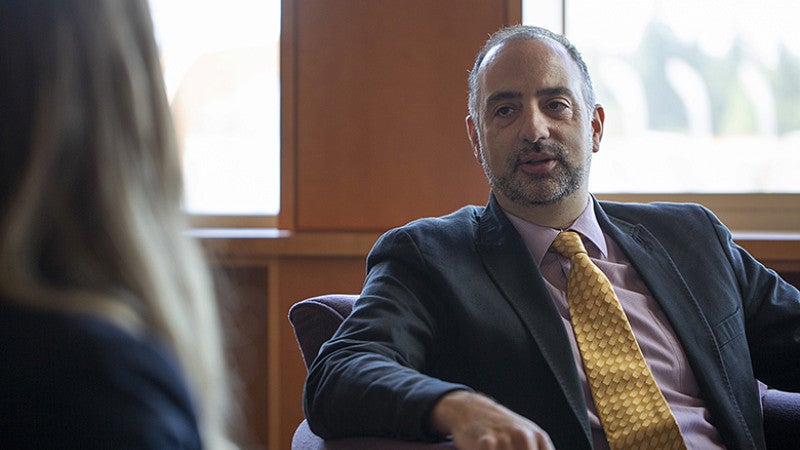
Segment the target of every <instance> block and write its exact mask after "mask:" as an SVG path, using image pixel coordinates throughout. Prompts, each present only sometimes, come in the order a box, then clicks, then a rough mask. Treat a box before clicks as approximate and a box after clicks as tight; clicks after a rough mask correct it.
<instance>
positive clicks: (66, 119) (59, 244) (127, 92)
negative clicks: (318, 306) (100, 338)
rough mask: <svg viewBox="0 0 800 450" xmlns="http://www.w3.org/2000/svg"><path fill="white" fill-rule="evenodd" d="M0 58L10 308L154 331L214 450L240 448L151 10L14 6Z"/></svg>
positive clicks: (130, 4)
mask: <svg viewBox="0 0 800 450" xmlns="http://www.w3.org/2000/svg"><path fill="white" fill-rule="evenodd" d="M0 55H2V61H3V63H2V64H1V65H0V110H1V111H2V113H0V114H2V117H0V143H2V146H3V147H2V154H0V161H1V163H0V165H1V166H2V167H0V213H1V214H2V216H0V297H2V298H4V299H7V300H10V301H15V302H18V303H21V304H25V305H29V306H31V307H39V308H47V309H55V310H63V311H78V312H84V313H91V314H95V315H100V316H103V317H106V318H108V319H110V320H112V321H114V322H116V323H118V324H119V325H120V326H122V327H123V328H125V329H127V330H130V331H132V332H134V333H137V332H145V331H146V332H154V333H156V334H157V335H158V336H160V337H161V338H162V339H163V340H164V341H165V342H167V343H168V344H169V345H170V346H171V348H172V350H173V351H174V353H175V354H176V355H177V357H178V360H179V362H180V364H181V367H182V369H183V372H184V374H185V376H186V378H187V380H188V382H189V386H190V391H191V392H192V394H193V396H194V400H195V404H196V405H197V410H198V420H199V425H200V430H201V436H202V438H203V442H204V447H206V448H224V447H228V446H230V445H232V444H231V443H230V441H229V440H228V438H227V435H226V432H225V420H226V411H228V402H229V399H228V391H227V382H228V380H227V374H226V370H225V364H224V358H223V350H222V344H221V342H222V338H221V331H220V326H219V319H218V315H217V309H216V303H215V299H214V294H213V286H212V282H211V277H210V275H209V273H208V269H207V267H206V265H205V261H204V260H203V257H202V254H201V252H200V250H199V249H198V248H197V246H196V244H195V243H194V242H192V241H191V240H190V239H189V238H188V237H187V236H186V235H185V231H186V228H187V224H186V221H185V218H184V216H183V214H182V213H181V210H180V202H181V198H182V180H181V174H180V162H179V159H178V158H179V156H178V152H177V149H176V144H175V136H174V131H173V129H172V123H171V119H170V113H169V105H168V103H167V99H166V96H165V93H164V86H163V78H162V74H161V69H160V64H159V59H158V51H157V48H156V43H155V39H154V36H153V27H152V22H151V18H150V12H149V8H148V5H147V1H146V0H113V1H109V0H3V1H2V2H0Z"/></svg>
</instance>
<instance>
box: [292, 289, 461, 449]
mask: <svg viewBox="0 0 800 450" xmlns="http://www.w3.org/2000/svg"><path fill="white" fill-rule="evenodd" d="M357 298H358V296H357V295H344V294H331V295H323V296H320V297H314V298H309V299H306V300H303V301H301V302H299V303H296V304H294V305H293V306H292V307H291V309H289V322H291V323H292V327H294V335H295V337H296V338H297V343H298V344H299V345H300V352H301V353H302V355H303V362H305V364H306V368H308V366H309V365H310V364H311V362H312V361H313V360H314V358H315V357H316V356H317V353H319V348H320V347H321V346H322V344H323V343H324V342H325V341H327V340H328V339H330V337H331V336H333V333H334V332H335V331H336V329H337V328H339V324H340V323H342V320H344V318H345V317H347V316H348V315H349V314H350V311H352V309H353V303H355V301H356V299H357ZM376 449H377V450H454V449H455V446H454V445H453V444H452V442H439V443H428V442H410V441H402V440H399V439H384V438H350V439H329V440H323V439H322V438H320V437H319V436H317V435H316V434H314V433H313V432H312V431H311V429H310V428H309V427H308V422H306V421H305V420H303V422H301V423H300V426H298V427H297V430H296V431H295V433H294V438H293V439H292V450H376Z"/></svg>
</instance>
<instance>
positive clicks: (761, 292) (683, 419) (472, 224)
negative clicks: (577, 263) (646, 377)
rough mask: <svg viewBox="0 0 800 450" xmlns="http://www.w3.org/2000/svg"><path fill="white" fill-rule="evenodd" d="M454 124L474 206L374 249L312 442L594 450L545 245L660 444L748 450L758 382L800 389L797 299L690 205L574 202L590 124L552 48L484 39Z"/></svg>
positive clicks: (576, 83)
mask: <svg viewBox="0 0 800 450" xmlns="http://www.w3.org/2000/svg"><path fill="white" fill-rule="evenodd" d="M469 111H470V112H469V116H468V117H467V129H468V133H469V138H470V140H471V142H472V145H473V149H474V152H475V156H476V158H477V159H478V161H479V162H480V163H481V164H482V165H483V167H484V170H485V172H486V175H487V177H488V179H489V181H490V183H491V185H492V195H491V197H490V200H489V203H488V205H487V206H486V207H485V208H479V207H465V208H462V209H461V210H459V211H456V212H454V213H453V214H451V215H449V216H445V217H441V218H434V219H423V220H419V221H415V222H412V223H410V224H408V225H406V226H404V227H402V228H399V229H396V230H392V231H390V232H388V233H386V234H385V235H384V236H382V237H381V239H380V240H379V241H378V242H377V243H376V245H375V247H374V248H373V250H372V252H371V253H370V255H369V257H368V261H367V266H368V274H367V279H366V282H365V285H364V289H363V291H362V294H361V297H360V299H359V301H358V302H357V304H356V307H355V308H354V311H353V314H352V315H351V316H350V317H349V318H348V319H347V320H346V321H345V322H344V324H343V325H342V327H341V328H340V330H339V331H338V332H337V334H336V335H335V336H334V338H333V339H332V341H330V342H329V343H327V344H326V345H325V346H324V347H323V349H322V350H321V352H320V355H319V356H318V357H317V359H316V361H315V362H314V363H313V365H312V367H311V369H310V371H309V376H308V380H307V384H306V392H305V403H304V406H305V410H306V416H307V417H308V420H309V423H310V425H311V428H312V430H314V432H316V433H317V434H319V435H321V436H323V437H342V436H356V435H384V436H394V437H398V438H405V439H440V438H443V437H444V436H448V435H449V436H452V439H453V441H454V443H455V444H456V446H457V447H458V448H459V449H461V450H469V449H478V448H481V449H501V448H502V449H549V448H561V449H588V448H609V443H608V441H609V439H607V435H606V432H605V431H604V429H606V428H608V424H606V427H604V426H603V425H601V423H602V422H601V419H600V417H599V413H598V409H597V407H596V404H595V401H594V397H593V395H594V392H592V389H590V387H589V382H588V381H587V375H586V374H587V370H586V365H585V363H584V360H583V359H582V356H581V350H580V349H579V348H578V344H577V343H576V339H575V333H574V332H573V324H572V323H571V313H570V309H569V305H568V298H567V293H566V291H567V277H568V274H569V271H570V265H571V262H570V260H569V259H567V258H565V257H564V256H561V255H560V254H559V253H558V252H556V251H554V250H553V249H552V248H551V244H552V243H553V241H554V240H555V239H556V236H557V235H559V233H560V232H561V230H572V231H576V232H578V233H579V234H580V235H581V239H582V241H583V244H584V246H585V247H586V248H587V252H588V253H589V256H590V257H591V260H592V261H593V262H594V263H595V264H596V265H597V266H599V267H600V270H602V271H603V272H604V273H605V274H606V275H607V277H608V278H609V279H610V280H611V284H612V285H613V290H614V291H615V292H616V296H617V297H618V298H619V302H620V303H621V304H622V308H623V309H624V310H625V313H626V315H627V319H628V320H629V322H630V328H632V330H633V333H634V335H635V336H636V340H637V341H638V345H639V347H640V349H641V354H643V355H644V359H645V360H646V361H647V366H649V369H650V371H651V372H652V378H654V379H655V382H656V383H657V388H656V391H658V390H660V392H661V394H659V395H663V399H662V400H666V404H668V407H667V408H666V409H667V410H668V411H669V412H671V416H672V417H674V421H675V422H677V425H678V426H679V427H680V432H679V434H678V436H679V438H678V439H677V440H679V441H680V440H682V441H684V442H685V445H686V446H687V447H688V448H702V449H709V448H723V446H724V447H728V448H742V449H744V448H763V447H764V436H763V428H762V417H761V397H760V395H761V387H760V385H759V383H758V382H757V381H756V379H757V378H758V379H760V380H762V381H764V382H765V383H766V384H768V385H771V386H774V387H777V388H781V389H784V390H793V391H797V390H800V339H798V336H800V292H798V291H797V289H795V288H794V287H792V286H791V285H789V284H788V283H786V282H784V281H783V280H781V279H780V278H779V277H778V276H777V275H776V274H775V273H774V272H772V271H770V270H768V269H766V268H764V267H763V266H762V265H760V264H759V263H758V262H756V261H755V260H753V259H752V258H751V257H750V256H749V255H748V254H747V253H746V252H745V251H744V250H742V249H741V248H739V247H738V246H736V245H735V244H733V243H732V241H731V237H730V233H729V232H728V230H727V229H726V228H725V227H724V226H723V225H722V224H721V223H720V222H719V221H718V220H717V219H716V218H715V217H714V216H713V215H712V214H711V213H710V212H709V211H707V210H705V209H704V208H702V207H699V206H695V205H676V204H652V205H640V204H617V203H609V202H598V201H596V200H595V199H594V198H593V197H592V196H591V195H590V194H589V191H588V175H589V169H590V165H591V158H592V155H593V154H594V153H596V152H597V151H598V150H599V148H600V141H601V138H602V136H603V122H604V119H605V113H604V111H603V108H602V107H601V106H600V105H597V104H595V99H594V93H593V90H592V86H591V81H590V78H589V74H588V70H587V69H586V66H585V64H584V63H583V61H582V60H581V58H580V55H579V54H578V52H577V51H576V50H575V49H574V48H573V47H572V46H571V44H569V42H567V41H566V40H565V39H564V38H563V37H561V36H559V35H555V34H553V33H550V32H549V31H547V30H543V29H540V28H534V27H523V26H518V27H512V28H509V29H505V30H501V31H500V32H498V33H496V34H495V35H493V36H492V37H491V38H490V39H489V41H488V42H487V44H486V46H485V47H484V48H483V50H482V51H481V52H480V53H479V55H478V57H477V59H476V61H475V65H474V68H473V71H472V73H471V75H470V100H469ZM669 412H668V414H669ZM633 416H636V414H635V413H634V414H633ZM680 445H683V444H682V443H681V444H680Z"/></svg>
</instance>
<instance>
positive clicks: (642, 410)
mask: <svg viewBox="0 0 800 450" xmlns="http://www.w3.org/2000/svg"><path fill="white" fill-rule="evenodd" d="M553 249H554V250H556V251H557V252H558V253H560V254H562V255H564V256H565V257H567V258H569V259H570V261H571V263H572V268H571V269H570V272H569V278H568V280H567V299H568V300H567V301H568V303H569V313H570V316H571V321H572V328H573V330H574V332H575V339H576V340H577V342H578V348H579V349H580V352H581V358H582V359H583V366H584V369H585V371H586V376H587V378H588V380H589V386H590V388H591V391H592V398H594V402H595V405H596V406H597V412H598V414H599V416H600V421H601V422H602V424H603V429H604V430H605V432H606V438H607V439H608V444H609V446H610V447H611V449H614V450H616V449H685V448H686V445H685V444H684V442H683V437H682V436H681V432H680V429H679V428H678V423H677V422H676V421H675V416H673V415H672V411H670V409H669V405H668V404H667V401H666V400H665V399H664V395H663V394H662V393H661V390H660V389H659V388H658V385H657V384H656V381H655V380H654V379H653V374H652V373H651V372H650V368H649V367H648V366H647V362H645V360H644V356H643V355H642V350H641V349H640V348H639V344H638V343H637V342H636V338H635V337H634V336H633V331H631V325H630V323H628V318H627V317H626V316H625V312H624V311H623V310H622V306H620V303H619V300H618V299H617V296H616V294H614V290H613V289H612V287H611V283H610V282H609V281H608V278H606V276H605V275H604V274H603V272H601V271H600V269H599V268H597V266H596V265H595V264H594V263H593V262H592V260H590V259H589V255H587V254H586V249H585V248H584V247H583V242H581V238H580V236H579V235H578V233H576V232H574V231H566V232H562V233H560V234H559V235H558V236H557V237H556V239H555V241H554V242H553Z"/></svg>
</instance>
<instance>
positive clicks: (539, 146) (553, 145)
mask: <svg viewBox="0 0 800 450" xmlns="http://www.w3.org/2000/svg"><path fill="white" fill-rule="evenodd" d="M534 153H537V154H538V153H547V154H549V155H552V157H553V159H555V160H557V161H564V157H565V155H566V153H567V151H566V148H565V147H564V146H563V145H561V144H559V143H558V142H543V141H536V142H531V143H529V144H528V145H526V146H524V147H522V148H521V149H519V150H517V152H516V158H515V159H516V161H517V163H521V162H522V161H525V160H527V159H528V158H529V157H530V155H532V154H534Z"/></svg>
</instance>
